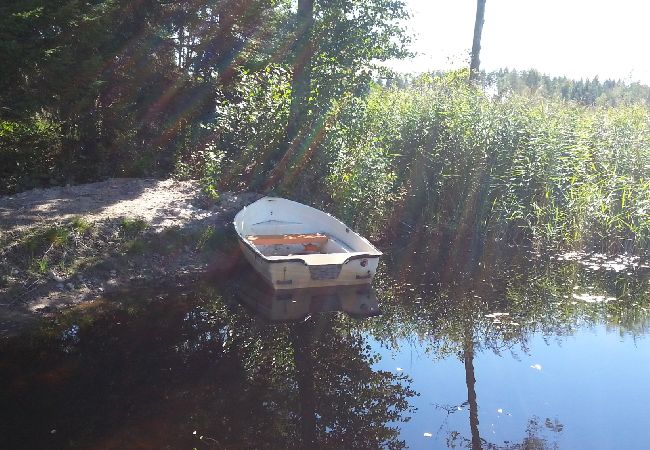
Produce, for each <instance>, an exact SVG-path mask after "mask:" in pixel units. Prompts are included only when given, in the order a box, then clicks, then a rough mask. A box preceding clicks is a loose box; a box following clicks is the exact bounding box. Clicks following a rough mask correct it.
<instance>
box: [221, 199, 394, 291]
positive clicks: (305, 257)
mask: <svg viewBox="0 0 650 450" xmlns="http://www.w3.org/2000/svg"><path fill="white" fill-rule="evenodd" d="M233 224H234V227H235V230H236V232H237V236H238V239H239V245H240V247H241V249H242V252H243V254H244V257H245V258H246V260H247V261H248V262H249V263H250V264H251V266H253V268H254V269H255V271H257V272H258V273H259V274H260V275H261V276H262V278H263V279H264V280H266V282H267V283H269V284H270V285H271V286H273V288H274V289H297V288H307V287H323V286H340V285H353V284H355V285H356V284H370V282H371V281H372V277H373V276H374V275H375V272H376V271H377V264H378V263H379V257H380V256H381V252H380V251H379V250H377V249H376V248H375V247H374V246H373V245H372V244H371V243H370V242H368V240H367V239H365V238H363V237H361V236H360V235H359V234H357V233H355V232H354V231H352V230H351V229H350V227H348V226H346V225H345V224H344V223H343V222H341V221H340V220H338V219H337V218H335V217H333V216H331V215H330V214H327V213H325V212H323V211H320V210H318V209H315V208H312V207H310V206H307V205H303V204H301V203H298V202H294V201H292V200H287V199H284V198H279V197H263V198H261V199H259V200H258V201H256V202H254V203H252V204H250V205H248V206H247V207H244V208H243V209H242V210H241V211H239V213H237V215H236V216H235V219H234V222H233Z"/></svg>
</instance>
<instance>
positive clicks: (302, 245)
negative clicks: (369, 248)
mask: <svg viewBox="0 0 650 450" xmlns="http://www.w3.org/2000/svg"><path fill="white" fill-rule="evenodd" d="M246 240H248V242H250V243H251V244H253V245H254V246H255V247H256V248H257V249H258V250H259V251H260V253H262V254H263V255H264V256H296V255H315V254H333V253H352V252H354V250H353V249H352V248H350V247H349V246H348V245H346V244H345V243H343V242H341V241H340V240H338V239H336V238H335V237H333V236H329V235H326V234H324V233H287V234H254V235H247V236H246Z"/></svg>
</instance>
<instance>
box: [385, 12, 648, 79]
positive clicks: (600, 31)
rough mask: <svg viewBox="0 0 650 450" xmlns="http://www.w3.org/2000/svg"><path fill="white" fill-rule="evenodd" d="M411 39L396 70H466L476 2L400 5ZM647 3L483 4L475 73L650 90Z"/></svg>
mask: <svg viewBox="0 0 650 450" xmlns="http://www.w3.org/2000/svg"><path fill="white" fill-rule="evenodd" d="M405 2H406V3H407V7H408V8H409V9H410V10H411V13H412V17H411V19H410V20H409V21H408V22H407V28H408V29H409V30H410V32H411V34H412V35H413V36H414V42H413V44H412V45H411V50H412V51H415V52H417V53H418V56H416V57H415V58H414V59H412V60H410V61H400V62H399V63H396V62H394V63H391V64H389V65H390V66H391V67H392V68H394V69H395V70H398V71H402V72H423V71H426V70H435V69H451V68H460V67H465V66H469V51H470V49H471V46H472V35H473V32H474V19H475V15H476V0H405ZM649 20H650V2H647V1H645V0H615V1H614V0H609V1H605V0H487V2H486V7H485V24H484V26H483V37H482V40H481V55H480V56H481V69H485V70H494V69H499V68H506V67H507V68H509V69H517V70H524V69H531V68H534V69H537V70H539V71H540V72H542V73H545V74H549V75H552V76H561V75H564V76H567V77H569V78H575V79H580V78H590V79H591V78H593V77H594V76H596V75H597V76H598V77H599V79H600V80H601V81H602V80H605V79H607V78H613V79H620V80H623V81H627V82H633V81H641V82H643V83H646V84H650V23H648V22H649Z"/></svg>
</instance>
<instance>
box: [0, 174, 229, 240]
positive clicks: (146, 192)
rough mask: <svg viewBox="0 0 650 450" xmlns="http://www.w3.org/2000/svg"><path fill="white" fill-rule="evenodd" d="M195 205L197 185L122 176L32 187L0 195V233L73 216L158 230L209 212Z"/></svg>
mask: <svg viewBox="0 0 650 450" xmlns="http://www.w3.org/2000/svg"><path fill="white" fill-rule="evenodd" d="M233 197H236V196H232V195H227V194H226V195H225V196H224V202H226V203H228V200H230V202H234V201H236V198H233ZM200 201H201V195H200V189H199V186H198V183H197V182H196V181H177V180H151V179H128V178H121V179H110V180H107V181H102V182H99V183H90V184H84V185H79V186H69V187H54V188H49V189H33V190H30V191H26V192H22V193H20V194H16V195H13V196H6V197H0V230H1V231H4V232H17V231H25V229H26V228H30V227H32V226H35V225H43V224H45V223H49V222H52V223H53V222H61V221H65V220H69V219H70V218H72V217H75V216H83V217H85V218H86V220H88V221H92V222H94V221H97V220H102V219H110V218H116V217H129V218H140V219H143V220H145V221H147V222H148V223H149V224H150V225H151V226H152V227H154V228H157V229H160V228H166V227H170V226H184V225H187V224H188V223H189V222H192V221H200V220H202V219H204V218H206V217H209V216H210V215H212V214H213V213H214V211H210V210H209V209H202V208H199V207H198V206H196V205H197V203H199V202H200ZM222 203H223V202H222Z"/></svg>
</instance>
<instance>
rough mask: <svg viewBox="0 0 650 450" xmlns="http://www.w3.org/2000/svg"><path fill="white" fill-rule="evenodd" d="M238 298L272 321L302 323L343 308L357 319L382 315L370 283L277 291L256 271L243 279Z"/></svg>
mask: <svg viewBox="0 0 650 450" xmlns="http://www.w3.org/2000/svg"><path fill="white" fill-rule="evenodd" d="M237 297H238V299H239V300H240V301H241V302H242V303H243V304H244V305H246V306H247V307H249V308H250V309H252V310H253V312H254V313H255V314H257V315H258V316H261V317H262V318H264V319H266V320H268V321H271V322H299V321H302V320H304V319H305V318H307V317H309V316H310V315H312V314H317V313H324V312H331V311H343V312H345V313H346V314H348V315H350V316H352V317H354V318H359V319H361V318H366V317H372V316H378V315H380V314H381V311H380V310H379V304H378V301H377V295H376V293H375V290H374V289H373V288H372V286H370V285H356V286H328V287H319V288H302V289H283V290H275V289H273V288H272V287H270V286H268V285H267V284H266V283H265V282H264V280H262V279H261V278H259V276H257V275H256V274H250V275H248V276H247V277H245V279H244V280H242V282H241V284H240V285H239V289H238V292H237Z"/></svg>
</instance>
